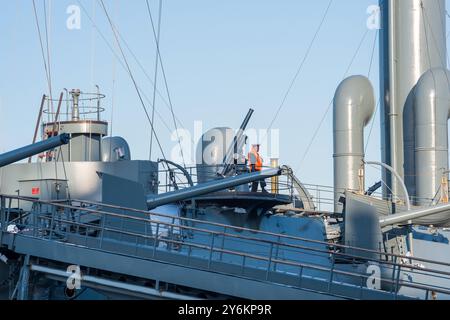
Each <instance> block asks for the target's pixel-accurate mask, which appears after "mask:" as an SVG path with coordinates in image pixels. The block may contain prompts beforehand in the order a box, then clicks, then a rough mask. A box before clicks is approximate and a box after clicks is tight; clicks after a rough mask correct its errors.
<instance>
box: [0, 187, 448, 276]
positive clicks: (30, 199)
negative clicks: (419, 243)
mask: <svg viewBox="0 0 450 320" xmlns="http://www.w3.org/2000/svg"><path fill="white" fill-rule="evenodd" d="M0 197H7V198H10V199H15V200H22V201H30V202H34V203H41V204H46V205H54V206H58V207H60V208H67V209H72V210H82V211H86V212H90V213H100V214H106V215H109V216H112V217H118V218H126V219H131V220H135V221H143V222H150V223H156V222H155V221H153V220H151V219H149V220H147V219H144V218H139V217H132V216H127V215H121V214H117V213H112V212H106V211H101V210H95V209H89V208H85V207H76V206H71V205H65V204H60V203H59V202H52V201H44V200H37V199H33V198H27V197H22V196H15V195H13V196H2V195H0ZM71 201H72V202H75V203H77V202H78V203H80V204H90V205H92V206H100V207H106V208H110V209H118V210H124V211H129V212H134V213H142V214H147V215H154V216H158V217H163V218H170V219H173V220H178V221H180V225H173V226H174V227H178V228H180V227H181V225H182V223H181V221H184V222H193V223H196V224H199V223H200V224H204V225H210V226H216V227H221V228H224V227H225V228H228V229H234V230H239V231H243V232H251V233H256V234H261V235H267V236H273V237H277V238H278V237H279V238H283V239H290V240H297V241H301V242H307V243H313V244H321V245H325V246H332V247H335V248H341V249H352V250H356V251H359V252H364V253H373V254H376V255H379V256H387V257H390V258H395V259H405V260H410V261H411V260H413V261H418V262H424V263H431V264H438V265H442V266H447V267H450V263H447V262H441V261H435V260H429V259H424V258H417V257H411V256H403V255H399V254H394V253H389V252H382V251H377V250H371V249H364V248H356V247H352V246H348V245H343V244H337V243H329V242H325V241H320V240H314V239H307V238H302V237H297V236H291V235H285V234H277V233H273V232H268V231H263V230H255V229H249V228H244V227H238V226H232V225H226V224H221V223H217V222H210V221H202V220H197V219H191V218H186V217H179V216H178V217H175V216H170V215H165V214H161V213H153V212H151V211H144V210H138V209H132V208H125V207H120V206H115V205H109V204H103V203H96V202H92V201H83V200H71ZM161 224H162V223H161ZM199 231H200V230H199ZM203 231H207V232H212V231H211V230H207V229H203ZM252 240H258V241H262V240H263V239H260V238H254V239H252ZM267 241H270V240H267ZM280 244H282V245H287V244H284V243H280ZM308 249H311V248H309V247H308ZM328 253H330V252H328ZM347 256H350V255H348V254H347ZM355 258H356V259H367V258H365V257H361V256H355ZM383 263H385V261H383ZM421 270H422V269H421Z"/></svg>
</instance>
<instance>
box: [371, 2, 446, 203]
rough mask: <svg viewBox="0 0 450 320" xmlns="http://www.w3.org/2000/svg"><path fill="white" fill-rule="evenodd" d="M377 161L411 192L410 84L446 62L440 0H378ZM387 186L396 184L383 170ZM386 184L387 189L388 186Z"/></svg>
mask: <svg viewBox="0 0 450 320" xmlns="http://www.w3.org/2000/svg"><path fill="white" fill-rule="evenodd" d="M379 2H380V7H381V16H382V28H381V30H380V90H381V97H382V99H381V100H380V103H381V109H380V110H381V112H380V115H381V135H382V137H381V149H382V162H383V163H386V164H388V165H390V166H392V167H393V168H394V169H395V171H396V172H397V173H398V174H399V175H400V176H401V177H402V178H404V180H405V182H406V184H407V186H408V190H409V192H410V193H411V194H414V171H415V170H414V136H413V132H414V128H413V121H412V116H413V115H412V112H413V111H412V109H413V100H414V97H413V94H414V93H413V89H414V86H415V85H416V84H417V81H418V80H419V78H420V77H421V76H422V75H423V74H424V73H425V72H427V71H428V70H429V69H431V68H437V67H441V68H446V66H447V62H446V57H447V49H446V45H447V41H446V20H447V19H446V17H445V12H446V9H445V0H379ZM383 181H385V182H386V184H387V186H388V187H389V188H386V187H385V188H383V189H384V194H385V195H386V196H387V195H390V194H391V192H390V190H392V193H394V194H400V193H401V189H402V187H401V185H400V183H398V182H397V179H395V177H392V175H391V174H390V173H389V172H386V171H383ZM389 189H390V190H389Z"/></svg>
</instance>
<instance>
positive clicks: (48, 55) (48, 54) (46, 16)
mask: <svg viewBox="0 0 450 320" xmlns="http://www.w3.org/2000/svg"><path fill="white" fill-rule="evenodd" d="M46 2H47V0H44V2H43V3H44V16H45V19H44V22H45V23H44V26H45V43H46V47H47V64H48V81H49V90H50V92H49V94H50V100H49V104H50V107H51V112H50V113H51V115H52V121H54V120H55V118H54V116H55V114H54V112H55V109H54V106H53V90H52V65H51V61H50V44H49V40H50V36H49V33H50V31H49V25H50V16H51V15H50V14H47V5H46ZM49 11H51V0H49ZM47 19H48V21H47Z"/></svg>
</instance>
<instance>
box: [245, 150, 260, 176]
mask: <svg viewBox="0 0 450 320" xmlns="http://www.w3.org/2000/svg"><path fill="white" fill-rule="evenodd" d="M252 155H254V156H255V158H256V163H252V157H251V156H252ZM248 165H249V168H250V170H251V169H252V165H255V169H256V171H262V167H263V159H262V158H261V156H260V155H259V153H258V152H256V150H251V151H250V152H249V153H248Z"/></svg>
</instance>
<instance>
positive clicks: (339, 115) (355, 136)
mask: <svg viewBox="0 0 450 320" xmlns="http://www.w3.org/2000/svg"><path fill="white" fill-rule="evenodd" d="M374 110H375V97H374V91H373V87H372V84H371V83H370V80H369V79H367V78H366V77H364V76H352V77H349V78H347V79H345V80H344V81H342V82H341V84H340V85H339V87H338V88H337V90H336V94H335V96H334V111H333V132H334V155H333V157H334V203H335V212H341V211H342V206H341V205H340V204H338V202H339V198H340V196H341V194H342V193H343V192H344V191H345V190H359V177H358V171H359V169H360V168H361V164H362V160H363V158H364V127H365V126H366V125H367V124H368V123H369V121H370V119H371V118H372V116H373V113H374Z"/></svg>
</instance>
